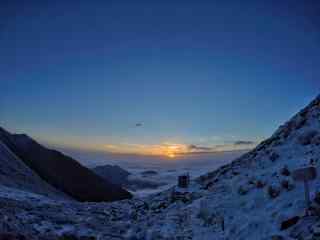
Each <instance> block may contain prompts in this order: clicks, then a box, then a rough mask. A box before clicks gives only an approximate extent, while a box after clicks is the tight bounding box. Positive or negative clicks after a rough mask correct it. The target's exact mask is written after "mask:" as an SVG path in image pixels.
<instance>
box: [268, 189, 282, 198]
mask: <svg viewBox="0 0 320 240" xmlns="http://www.w3.org/2000/svg"><path fill="white" fill-rule="evenodd" d="M268 195H269V197H270V198H276V197H278V196H279V195H280V188H279V187H277V186H269V187H268Z"/></svg>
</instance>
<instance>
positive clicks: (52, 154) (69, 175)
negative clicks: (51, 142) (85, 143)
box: [0, 128, 131, 202]
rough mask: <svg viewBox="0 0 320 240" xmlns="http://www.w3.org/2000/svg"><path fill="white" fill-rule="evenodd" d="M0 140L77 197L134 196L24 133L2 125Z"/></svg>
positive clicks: (96, 200)
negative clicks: (7, 128) (3, 127)
mask: <svg viewBox="0 0 320 240" xmlns="http://www.w3.org/2000/svg"><path fill="white" fill-rule="evenodd" d="M0 140H1V141H2V142H3V143H4V144H5V145H6V146H7V147H8V148H9V149H10V150H11V151H12V152H13V153H14V154H15V155H16V156H18V157H19V158H20V159H21V160H22V161H23V162H24V163H25V164H26V165H27V166H29V167H30V168H31V169H32V170H33V171H34V172H36V173H37V174H38V175H39V176H40V177H41V178H42V179H43V180H45V181H46V182H48V183H49V184H50V185H52V186H54V187H55V188H57V189H59V190H61V191H63V192H65V193H66V194H68V195H70V196H71V197H73V198H75V199H76V200H79V201H95V202H98V201H115V200H121V199H126V198H130V197H131V194H130V193H129V192H127V191H126V190H124V189H122V188H121V187H119V186H117V185H114V184H112V183H109V182H107V181H105V180H103V179H102V178H101V177H99V176H97V175H96V174H94V173H93V172H92V171H91V170H89V169H88V168H86V167H84V166H82V165H81V164H80V163H78V162H77V161H75V160H74V159H72V158H71V157H68V156H66V155H63V154H62V153H60V152H58V151H55V150H51V149H47V148H45V147H43V146H42V145H40V144H39V143H37V142H36V141H34V140H33V139H31V138H30V137H28V136H27V135H25V134H10V133H8V132H7V131H5V130H4V129H1V128H0Z"/></svg>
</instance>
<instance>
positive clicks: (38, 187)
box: [0, 141, 70, 199]
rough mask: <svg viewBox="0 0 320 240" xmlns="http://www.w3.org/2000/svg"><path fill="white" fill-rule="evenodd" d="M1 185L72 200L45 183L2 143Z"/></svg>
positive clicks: (0, 161) (0, 152) (0, 143)
mask: <svg viewBox="0 0 320 240" xmlns="http://www.w3.org/2000/svg"><path fill="white" fill-rule="evenodd" d="M0 184H1V185H3V186H7V187H13V188H17V189H21V190H25V191H29V192H34V193H38V194H42V195H45V196H49V197H52V198H58V199H64V198H66V199H70V197H67V196H66V195H65V194H64V193H62V192H60V191H58V190H56V189H55V188H53V187H52V186H50V185H49V184H47V183H46V182H45V181H43V180H42V179H41V178H40V177H39V176H38V175H37V174H35V173H34V172H33V171H32V170H31V169H30V168H29V167H27V166H26V165H25V164H24V163H23V161H21V160H20V159H19V158H18V157H17V156H16V155H15V154H14V153H13V152H12V151H11V150H10V149H9V148H8V147H7V146H6V145H5V144H4V143H3V142H1V141H0Z"/></svg>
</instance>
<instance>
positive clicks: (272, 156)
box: [270, 152, 280, 162]
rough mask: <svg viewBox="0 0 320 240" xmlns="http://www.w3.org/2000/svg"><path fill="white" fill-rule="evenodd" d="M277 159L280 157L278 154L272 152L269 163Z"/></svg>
mask: <svg viewBox="0 0 320 240" xmlns="http://www.w3.org/2000/svg"><path fill="white" fill-rule="evenodd" d="M279 157H280V155H279V154H278V153H275V152H274V153H272V154H271V155H270V160H271V162H275V161H276V160H277V159H278V158H279Z"/></svg>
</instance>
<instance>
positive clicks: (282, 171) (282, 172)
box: [280, 166, 291, 176]
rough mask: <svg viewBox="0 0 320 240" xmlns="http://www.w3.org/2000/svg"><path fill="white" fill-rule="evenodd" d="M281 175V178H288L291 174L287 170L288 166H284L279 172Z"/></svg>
mask: <svg viewBox="0 0 320 240" xmlns="http://www.w3.org/2000/svg"><path fill="white" fill-rule="evenodd" d="M280 173H281V175H283V176H290V174H291V172H290V171H289V169H288V166H284V167H283V168H282V169H281V171H280Z"/></svg>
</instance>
